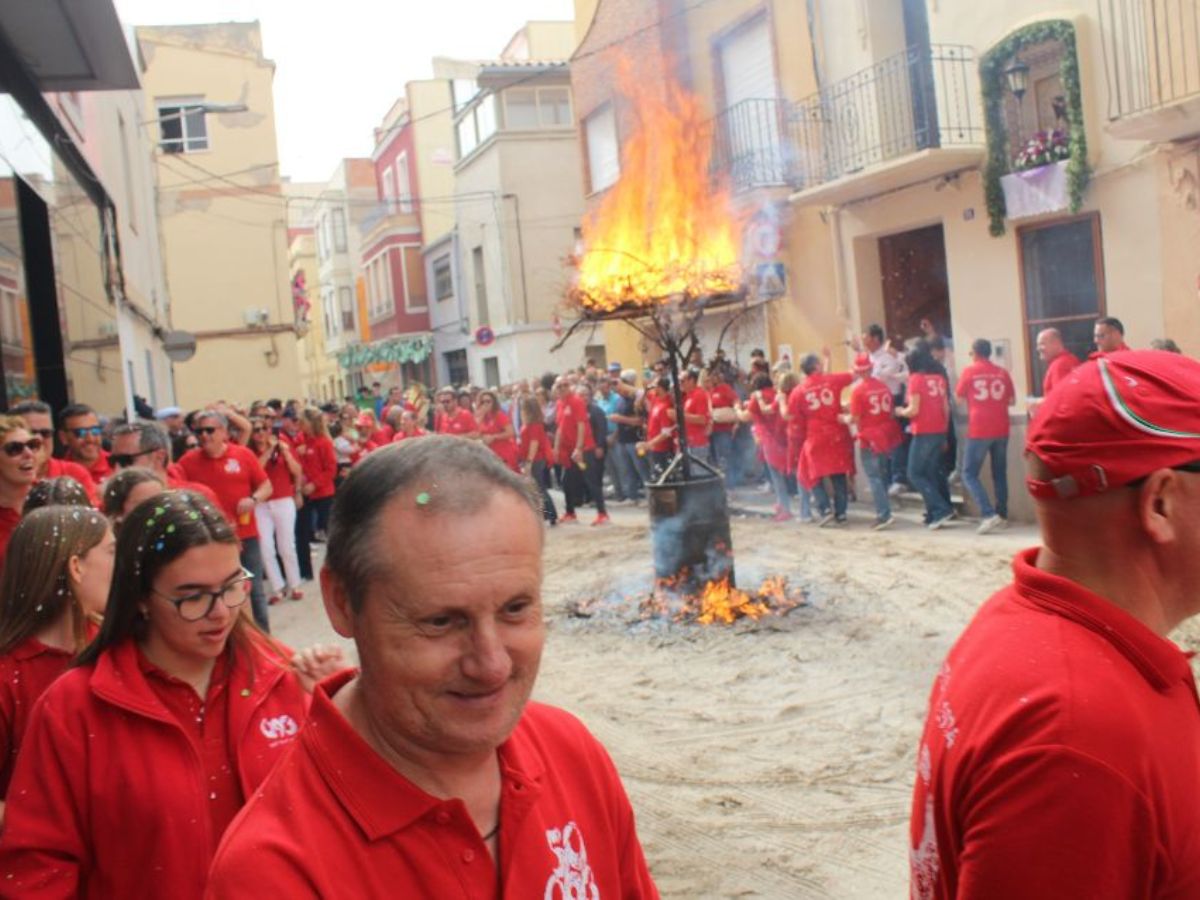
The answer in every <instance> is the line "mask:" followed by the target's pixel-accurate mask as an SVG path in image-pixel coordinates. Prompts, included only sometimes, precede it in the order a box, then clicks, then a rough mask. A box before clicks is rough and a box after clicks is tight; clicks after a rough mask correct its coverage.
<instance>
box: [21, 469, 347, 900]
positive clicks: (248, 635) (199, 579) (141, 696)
mask: <svg viewBox="0 0 1200 900" xmlns="http://www.w3.org/2000/svg"><path fill="white" fill-rule="evenodd" d="M248 596H249V574H248V573H247V572H246V570H245V569H243V568H242V566H241V562H240V558H239V552H238V540H237V536H236V534H235V533H234V530H233V528H232V526H231V525H230V524H229V522H228V520H226V519H225V517H224V516H223V515H222V514H221V512H220V511H219V510H218V509H217V508H216V507H214V506H213V505H212V504H211V503H209V502H208V501H207V500H205V499H204V498H203V497H202V496H200V495H199V494H195V493H192V492H189V491H168V492H166V493H164V494H161V495H159V496H158V497H154V498H152V499H151V500H149V501H147V502H145V503H142V504H141V505H140V506H138V507H137V509H135V510H134V511H133V512H132V513H131V514H130V515H129V517H128V518H127V519H126V520H125V525H124V527H123V528H122V529H121V534H120V537H119V538H118V539H117V551H116V568H115V572H114V577H113V580H112V589H111V592H110V593H109V596H108V606H107V609H106V612H105V617H104V624H103V625H102V626H101V628H100V634H99V636H98V637H97V638H96V639H95V640H94V641H93V642H92V643H91V644H89V645H88V647H87V648H86V649H85V650H84V651H83V652H82V653H81V654H80V656H79V658H78V659H77V661H76V663H75V667H74V668H73V669H71V670H70V671H69V672H67V673H66V674H65V675H63V676H62V677H61V678H59V679H58V680H57V681H56V682H55V683H54V684H53V685H51V686H50V687H49V688H48V689H47V690H46V692H45V693H44V694H43V695H42V700H41V701H40V702H39V704H38V706H37V708H36V709H35V710H34V713H33V715H32V717H31V718H30V722H29V728H28V730H27V731H26V736H25V741H24V750H23V751H22V753H21V754H20V756H19V758H18V760H17V765H16V769H15V771H14V773H13V781H12V786H11V789H10V792H9V794H10V797H11V798H19V799H12V800H11V801H10V803H9V804H8V809H7V816H6V818H7V821H6V823H5V827H4V831H3V833H2V834H0V873H3V879H2V880H0V884H3V885H4V886H5V888H4V889H8V888H9V886H12V887H13V888H14V889H15V888H16V886H21V890H20V891H19V893H21V895H22V896H27V897H32V896H55V897H68V896H71V897H74V896H88V897H135V896H146V895H147V894H152V895H157V896H171V897H172V898H182V900H190V898H200V897H201V896H202V894H203V891H204V885H205V880H206V876H207V872H208V866H209V863H210V861H211V860H212V856H213V853H214V852H215V850H216V847H217V843H218V842H219V840H220V838H221V834H222V832H224V830H225V827H226V826H227V825H228V824H229V822H230V820H232V819H233V817H234V815H236V814H237V812H238V810H239V809H240V808H241V807H242V805H243V804H244V803H245V801H246V798H248V797H249V796H250V795H251V793H253V791H254V790H255V789H256V788H257V787H258V785H259V784H261V783H262V780H263V779H264V778H265V777H266V776H267V773H268V772H270V770H271V768H272V767H273V766H274V764H275V762H276V761H277V760H278V759H279V757H280V756H281V755H283V753H284V751H285V750H286V748H287V747H288V746H289V744H290V743H291V741H292V740H294V738H295V736H296V734H297V732H298V731H299V728H300V723H301V722H302V721H303V720H304V716H305V712H306V710H307V706H308V694H307V691H308V690H310V689H311V687H312V683H313V679H314V678H315V677H323V676H324V675H326V674H331V673H332V671H334V670H336V668H338V667H339V666H340V652H337V653H330V652H328V651H306V652H305V653H304V654H301V655H300V656H299V657H298V658H296V659H291V658H290V656H291V655H290V653H289V652H288V651H287V650H286V648H284V647H283V646H282V645H280V644H278V643H276V642H275V641H273V640H272V639H271V638H270V637H268V636H267V635H265V634H263V633H262V632H260V631H259V630H258V629H257V628H256V627H255V625H254V622H253V619H252V618H251V617H250V616H249V615H248V614H246V612H245V610H244V604H245V603H246V600H247V598H248ZM150 865H152V866H153V874H152V875H150V873H149V872H148V866H150ZM151 877H152V878H153V884H152V885H151V884H148V883H147V878H151Z"/></svg>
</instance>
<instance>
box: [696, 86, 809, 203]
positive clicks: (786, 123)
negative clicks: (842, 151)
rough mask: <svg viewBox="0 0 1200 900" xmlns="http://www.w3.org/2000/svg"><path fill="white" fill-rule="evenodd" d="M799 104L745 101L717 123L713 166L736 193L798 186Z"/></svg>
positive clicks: (717, 120)
mask: <svg viewBox="0 0 1200 900" xmlns="http://www.w3.org/2000/svg"><path fill="white" fill-rule="evenodd" d="M794 123H795V104H794V103H792V102H791V101H790V100H743V101H741V102H740V103H735V104H734V105H733V106H731V107H729V108H728V109H726V110H725V111H724V112H723V113H721V114H720V115H719V116H717V117H716V119H715V120H714V132H713V167H714V169H716V170H717V171H719V172H721V173H722V174H724V175H728V177H729V178H730V179H731V182H732V184H733V186H734V188H735V189H736V190H749V189H751V188H758V187H771V186H775V185H786V186H794V185H795V184H796V180H797V177H798V169H797V167H796V159H797V157H796V151H797V142H796V131H795V128H794Z"/></svg>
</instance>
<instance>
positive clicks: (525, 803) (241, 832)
mask: <svg viewBox="0 0 1200 900" xmlns="http://www.w3.org/2000/svg"><path fill="white" fill-rule="evenodd" d="M352 677H354V673H352V672H343V673H340V674H338V675H335V676H333V677H332V678H329V679H327V680H326V681H324V682H322V683H321V685H319V686H318V688H317V690H316V691H315V692H314V694H313V702H312V707H311V710H310V715H309V720H308V724H307V725H305V727H304V730H303V731H302V732H301V735H300V740H299V742H298V743H297V745H296V746H295V747H294V748H293V749H292V751H291V752H289V753H288V754H287V756H286V757H284V759H282V760H281V761H280V764H279V765H278V766H277V767H276V769H275V771H274V772H273V773H272V774H271V776H270V777H269V778H268V779H267V781H266V782H265V783H264V784H263V786H262V788H261V789H260V790H259V791H258V793H257V794H256V795H255V796H254V797H252V798H251V799H250V801H249V802H248V803H247V804H246V808H245V809H244V810H243V811H242V813H240V814H239V815H238V817H237V818H236V819H234V821H233V824H232V825H230V826H229V830H228V831H226V833H225V839H224V840H223V841H222V843H221V847H220V849H219V850H218V851H217V856H216V859H215V860H214V861H213V867H212V871H211V873H210V876H209V883H208V889H207V894H206V896H208V897H211V898H221V900H228V898H238V897H245V898H256V900H257V898H262V897H289V898H300V897H314V898H315V897H320V898H328V900H335V898H346V900H350V898H359V897H436V898H438V900H454V898H464V900H466V898H512V900H528V898H531V897H555V898H561V897H582V898H592V897H597V896H599V897H603V898H624V900H642V898H655V897H657V896H658V891H657V890H656V889H655V887H654V882H653V881H652V880H651V878H650V873H649V871H648V870H647V868H646V861H645V858H644V857H643V855H642V848H641V845H640V844H639V843H638V838H637V831H636V829H635V827H634V820H633V810H632V809H631V808H630V806H629V800H628V798H627V797H626V796H625V790H624V788H623V787H622V786H621V780H620V778H619V777H618V775H617V772H616V769H615V768H614V767H613V764H612V761H611V760H610V759H609V758H608V754H607V753H605V751H604V748H603V747H601V746H600V744H599V743H598V742H597V741H596V739H595V738H594V737H592V736H591V734H589V733H588V731H587V729H585V728H584V727H583V725H581V724H580V723H579V721H578V720H576V719H575V718H574V717H572V716H570V715H568V714H567V713H565V712H563V711H561V710H558V709H554V708H553V707H549V706H542V705H541V704H538V703H530V704H529V705H528V706H527V707H526V708H525V712H524V714H523V715H522V717H521V721H520V722H519V723H518V724H517V727H516V730H515V731H514V732H513V734H512V736H511V737H510V738H509V739H508V740H507V741H505V742H504V744H502V745H501V746H500V748H499V750H498V751H497V753H498V755H499V759H500V776H501V797H500V836H499V854H500V865H499V878H498V876H497V871H496V869H497V867H496V865H495V863H493V861H492V857H491V855H490V854H489V853H488V849H487V847H486V845H485V844H484V843H483V841H482V839H481V837H480V834H479V831H478V829H477V828H476V827H475V825H474V823H473V822H472V821H471V818H470V817H469V815H468V814H467V809H466V806H464V805H463V802H462V801H461V800H457V799H453V800H441V799H439V798H437V797H434V796H431V795H430V794H427V793H425V792H424V791H423V790H421V789H420V788H418V787H416V786H415V785H414V784H413V783H412V782H410V781H409V780H408V779H406V778H404V777H403V776H402V775H400V774H399V773H398V772H396V770H395V769H393V768H392V767H391V766H390V765H389V764H388V763H387V762H385V761H384V759H383V758H382V757H381V756H379V755H378V754H377V753H376V752H375V751H374V750H372V749H371V747H370V746H369V745H368V744H367V743H366V742H365V741H364V740H363V739H362V738H361V737H360V736H359V735H358V733H357V732H355V730H354V729H353V728H352V727H351V726H350V724H349V723H348V722H347V721H346V719H345V718H344V717H343V716H342V714H341V712H340V711H338V709H337V708H336V707H335V706H334V704H333V701H332V700H331V699H330V698H331V696H332V695H334V694H336V693H337V691H338V690H340V689H341V688H342V687H343V686H344V685H345V684H346V683H347V682H348V681H349V680H350V679H351V678H352ZM497 888H499V889H497Z"/></svg>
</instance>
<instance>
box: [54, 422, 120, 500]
mask: <svg viewBox="0 0 1200 900" xmlns="http://www.w3.org/2000/svg"><path fill="white" fill-rule="evenodd" d="M103 434H104V429H103V427H101V425H100V419H99V417H98V416H97V415H96V412H95V410H93V409H92V408H91V407H90V406H88V405H87V404H86V403H72V404H71V405H70V406H67V407H65V408H64V409H63V410H62V412H60V413H59V414H58V437H59V440H60V441H62V444H63V446H64V447H66V448H67V453H66V459H67V460H68V461H69V462H74V463H79V465H81V466H83V467H84V468H85V469H87V471H88V474H89V475H91V476H92V481H94V482H95V483H96V484H97V485H100V484H103V483H104V479H105V478H107V477H108V476H109V475H111V474H112V466H111V465H109V462H108V454H107V453H105V452H104V447H103V446H101V443H100V438H101V436H102V435H103Z"/></svg>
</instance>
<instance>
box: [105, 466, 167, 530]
mask: <svg viewBox="0 0 1200 900" xmlns="http://www.w3.org/2000/svg"><path fill="white" fill-rule="evenodd" d="M166 489H167V485H166V482H164V481H163V480H162V477H161V476H160V475H159V474H158V473H157V472H155V471H154V470H152V469H146V468H143V467H141V466H131V467H129V468H128V469H121V471H119V472H117V474H116V475H113V476H112V477H111V478H109V479H108V481H106V482H104V497H103V509H104V514H105V515H106V516H108V519H109V521H110V522H112V527H113V531H120V530H121V522H123V521H124V520H125V517H126V516H127V515H129V514H130V513H131V512H133V510H134V509H136V508H137V507H138V505H139V504H141V503H142V501H144V500H149V499H150V498H151V497H154V496H157V495H158V494H161V493H162V492H163V491H165V490H166Z"/></svg>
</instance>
